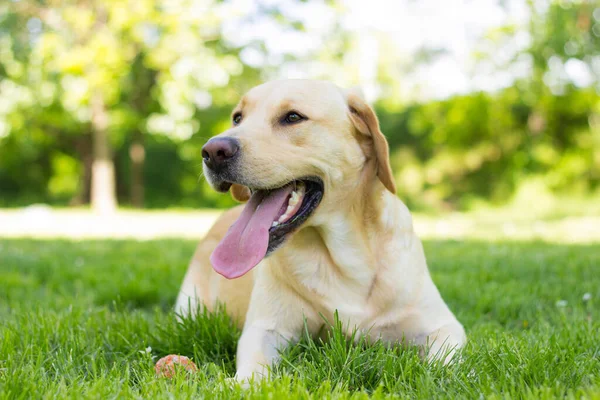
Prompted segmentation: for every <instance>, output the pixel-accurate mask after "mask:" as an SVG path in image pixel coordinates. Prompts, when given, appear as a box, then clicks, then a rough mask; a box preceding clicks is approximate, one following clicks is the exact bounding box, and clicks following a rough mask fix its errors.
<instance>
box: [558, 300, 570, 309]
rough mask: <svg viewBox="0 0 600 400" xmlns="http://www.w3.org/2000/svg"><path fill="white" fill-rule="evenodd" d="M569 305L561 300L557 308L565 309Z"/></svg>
mask: <svg viewBox="0 0 600 400" xmlns="http://www.w3.org/2000/svg"><path fill="white" fill-rule="evenodd" d="M567 304H569V303H567V301H566V300H559V301H557V302H556V307H559V308H563V307H566V306H567Z"/></svg>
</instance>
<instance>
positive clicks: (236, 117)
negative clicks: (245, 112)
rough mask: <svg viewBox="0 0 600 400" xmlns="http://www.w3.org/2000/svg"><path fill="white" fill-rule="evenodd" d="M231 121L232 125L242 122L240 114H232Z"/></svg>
mask: <svg viewBox="0 0 600 400" xmlns="http://www.w3.org/2000/svg"><path fill="white" fill-rule="evenodd" d="M232 120H233V124H234V125H237V124H239V123H240V122H242V113H240V112H237V113H235V114H233V118H232Z"/></svg>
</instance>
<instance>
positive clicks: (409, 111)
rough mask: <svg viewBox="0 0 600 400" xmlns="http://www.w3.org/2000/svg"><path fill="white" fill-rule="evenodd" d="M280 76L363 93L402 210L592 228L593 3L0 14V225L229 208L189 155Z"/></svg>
mask: <svg viewBox="0 0 600 400" xmlns="http://www.w3.org/2000/svg"><path fill="white" fill-rule="evenodd" d="M278 78H316V79H327V80H331V81H333V82H335V83H337V84H339V85H341V86H353V85H359V86H361V87H362V88H363V90H364V91H365V93H366V95H367V97H368V100H369V101H370V102H372V104H374V106H375V108H376V110H377V113H378V115H379V118H380V120H381V125H382V130H383V132H384V133H385V134H386V136H387V137H388V140H389V142H390V147H391V159H392V163H393V168H394V172H395V179H396V182H397V186H398V189H399V194H398V195H399V197H400V198H401V199H402V200H404V201H405V202H406V203H407V204H408V205H409V207H411V208H412V209H413V210H416V211H417V212H423V213H427V215H432V213H433V214H434V215H440V214H441V213H446V214H447V213H457V212H465V211H468V212H477V210H486V209H488V210H489V209H497V208H499V207H500V208H502V209H504V210H505V214H498V213H495V214H496V215H503V216H502V217H501V218H505V216H508V215H510V216H514V215H515V214H514V213H513V212H517V211H515V210H518V212H519V213H521V214H525V215H539V214H540V213H545V214H544V215H545V217H546V218H558V217H564V216H569V215H570V216H573V215H574V216H599V215H600V80H599V78H600V4H599V3H598V2H597V1H595V0H560V1H558V0H546V1H544V0H389V1H384V0H370V1H362V0H304V1H294V0H281V1H276V0H255V1H252V0H123V1H117V0H77V1H65V0H60V1H59V0H46V1H41V0H4V1H2V2H1V3H0V207H3V208H4V214H3V217H0V225H4V227H5V228H6V227H8V226H11V221H12V225H19V224H20V223H21V222H22V221H23V220H22V219H14V220H11V218H16V217H15V214H14V212H13V213H11V210H13V211H14V210H15V209H19V210H20V209H22V207H26V206H29V208H28V209H30V210H31V205H39V204H45V205H48V206H51V207H54V208H53V210H56V208H59V210H58V212H66V211H65V210H63V209H62V208H64V207H78V208H77V209H76V210H79V211H77V212H80V213H82V214H80V215H79V214H77V212H75V214H73V213H71V214H69V215H71V216H73V215H75V217H73V218H80V217H81V215H84V214H85V215H88V216H89V214H93V215H95V216H99V217H98V218H102V217H101V216H106V215H110V214H111V213H113V214H114V211H115V210H116V209H117V208H118V207H119V208H120V209H121V210H124V209H125V210H131V209H133V208H144V209H165V208H166V209H169V210H178V212H179V211H181V210H196V211H197V210H200V209H218V208H224V207H228V206H231V205H232V204H233V201H232V200H231V199H230V197H229V196H224V195H221V194H218V193H215V192H214V191H212V190H211V189H210V188H209V186H208V184H207V183H206V182H205V181H204V180H203V179H201V178H200V175H201V165H202V164H201V156H200V149H201V147H202V145H203V144H204V143H205V141H206V140H207V139H208V138H210V137H211V136H213V135H215V134H217V133H219V132H221V131H222V130H224V129H226V128H227V127H228V126H229V125H230V121H229V114H230V111H231V109H232V107H233V106H234V104H235V103H236V102H237V101H238V99H239V97H240V96H241V94H243V93H244V92H245V91H247V90H248V89H249V88H251V87H253V86H255V85H257V84H260V83H261V82H263V81H266V80H270V79H278ZM89 210H92V211H93V212H91V211H89ZM506 210H508V211H506ZM38 211H39V210H38ZM40 213H41V211H39V213H38V214H36V212H35V211H34V212H33V214H32V213H31V212H30V217H31V218H33V219H36V218H37V216H39V215H41V214H40ZM86 213H87V214H86ZM77 215H79V217H78V216H77ZM211 215H212V214H211ZM181 218H183V219H186V218H185V217H181ZM2 220H4V223H3V222H2ZM63 220H64V219H63ZM19 221H21V222H19ZM53 221H54V220H53ZM57 221H58V220H57ZM79 221H81V219H79ZM90 221H92V220H90ZM98 221H101V219H99V220H98ZM586 221H587V222H586V223H587V225H586V226H587V228H585V229H584V228H581V226H579V225H578V227H576V228H573V227H571V228H569V227H565V228H564V230H569V231H570V232H573V231H577V232H579V234H581V235H583V236H585V235H587V234H586V233H585V232H591V231H594V230H595V231H598V229H597V228H595V226H597V225H596V224H597V223H598V221H600V220H599V219H595V220H589V219H588V220H586ZM90 223H93V221H92V222H90ZM193 223H195V222H193ZM53 224H54V225H56V224H55V223H54V222H53ZM475 224H476V223H475ZM124 225H125V226H124V227H123V229H125V228H126V226H127V225H129V222H124ZM450 226H451V224H450V225H449V226H448V227H447V229H454V228H450ZM63 227H64V226H63ZM438 228H439V227H438ZM504 228H505V230H506V229H508V231H511V229H513V228H511V227H510V226H509V227H508V228H506V226H505V227H504ZM530 228H531V227H530ZM444 229H446V228H444ZM490 229H491V228H490ZM531 229H533V230H535V227H533V228H531ZM581 229H583V231H581ZM586 229H587V231H586ZM184 230H185V228H184ZM513 230H514V229H513ZM582 232H583V233H582ZM509 233H510V232H509ZM490 234H493V229H492V230H491V231H490ZM597 236H600V234H598V235H597Z"/></svg>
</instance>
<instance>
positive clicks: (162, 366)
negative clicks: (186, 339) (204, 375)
mask: <svg viewBox="0 0 600 400" xmlns="http://www.w3.org/2000/svg"><path fill="white" fill-rule="evenodd" d="M176 368H183V369H185V370H186V371H187V372H189V373H194V372H196V371H198V367H196V364H194V362H193V361H192V360H190V359H189V358H187V357H186V356H178V355H176V354H169V355H168V356H165V357H163V358H161V359H160V360H158V361H157V362H156V365H155V366H154V371H156V375H157V376H162V377H165V378H172V377H173V375H175V371H176Z"/></svg>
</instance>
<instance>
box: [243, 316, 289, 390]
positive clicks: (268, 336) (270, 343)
mask: <svg viewBox="0 0 600 400" xmlns="http://www.w3.org/2000/svg"><path fill="white" fill-rule="evenodd" d="M297 339H298V335H297V334H295V333H292V332H280V331H278V330H277V329H276V328H271V327H266V326H261V324H260V323H259V322H258V323H253V324H251V325H250V326H246V327H245V328H244V331H243V333H242V337H241V338H240V341H239V342H238V349H237V360H236V365H237V372H236V374H235V377H236V379H237V380H239V381H246V380H249V379H252V378H254V379H262V378H264V377H266V375H267V372H268V368H269V367H270V366H271V365H272V364H273V363H274V362H276V361H278V360H279V352H280V351H281V350H283V349H284V348H285V347H286V345H287V344H288V343H290V342H295V341H296V340H297Z"/></svg>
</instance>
